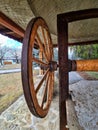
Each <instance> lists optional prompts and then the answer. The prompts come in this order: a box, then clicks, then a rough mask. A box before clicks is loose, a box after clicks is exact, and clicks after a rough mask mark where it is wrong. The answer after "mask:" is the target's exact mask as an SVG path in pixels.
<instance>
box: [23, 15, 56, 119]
mask: <svg viewBox="0 0 98 130" xmlns="http://www.w3.org/2000/svg"><path fill="white" fill-rule="evenodd" d="M36 48H37V50H36ZM35 50H36V51H37V57H36V56H35V54H34V52H36V51H35ZM40 54H41V57H40V59H39V57H38V55H40ZM52 59H53V46H52V41H51V37H50V33H49V29H48V27H47V25H46V23H45V21H44V20H43V19H42V18H41V17H38V18H34V19H32V20H31V21H30V22H29V24H28V26H27V29H26V32H25V36H24V40H23V50H22V82H23V90H24V95H25V99H26V102H27V105H28V107H29V109H30V111H31V112H32V114H34V115H35V116H37V117H41V118H43V117H45V116H46V115H47V113H48V110H49V106H50V103H51V100H52V95H53V86H54V85H53V84H54V69H53V68H54V67H53V64H54V62H52ZM36 65H38V66H39V67H40V69H41V70H42V71H44V72H42V73H43V74H41V76H40V81H39V83H37V85H36V82H35V81H34V79H35V75H34V73H35V72H34V66H36ZM32 68H33V69H32ZM37 82H38V80H37Z"/></svg>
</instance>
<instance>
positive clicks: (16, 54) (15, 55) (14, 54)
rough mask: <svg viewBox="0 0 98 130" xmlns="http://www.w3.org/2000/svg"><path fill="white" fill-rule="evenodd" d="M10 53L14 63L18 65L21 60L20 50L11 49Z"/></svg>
mask: <svg viewBox="0 0 98 130" xmlns="http://www.w3.org/2000/svg"><path fill="white" fill-rule="evenodd" d="M10 53H11V55H12V57H13V58H14V59H15V60H16V63H17V64H18V63H19V62H20V59H21V49H18V48H11V49H10Z"/></svg>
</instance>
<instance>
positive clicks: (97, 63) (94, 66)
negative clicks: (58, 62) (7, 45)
mask: <svg viewBox="0 0 98 130" xmlns="http://www.w3.org/2000/svg"><path fill="white" fill-rule="evenodd" d="M71 67H72V68H71V71H98V59H95V60H75V61H74V60H73V61H71Z"/></svg>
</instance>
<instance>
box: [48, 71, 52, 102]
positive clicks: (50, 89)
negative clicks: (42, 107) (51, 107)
mask: <svg viewBox="0 0 98 130" xmlns="http://www.w3.org/2000/svg"><path fill="white" fill-rule="evenodd" d="M48 82H49V85H48V91H47V93H48V102H47V104H49V103H50V102H51V99H52V93H51V92H53V73H51V74H50V78H49V81H48ZM50 91H51V92H50Z"/></svg>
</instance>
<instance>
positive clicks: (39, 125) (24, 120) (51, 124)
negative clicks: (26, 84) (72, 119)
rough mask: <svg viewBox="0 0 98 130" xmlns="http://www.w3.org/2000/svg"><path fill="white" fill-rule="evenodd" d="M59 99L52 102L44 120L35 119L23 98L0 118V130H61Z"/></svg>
mask: <svg viewBox="0 0 98 130" xmlns="http://www.w3.org/2000/svg"><path fill="white" fill-rule="evenodd" d="M57 100H58V99H57V98H56V99H55V101H53V102H52V104H51V108H50V110H49V113H48V115H47V116H46V117H45V118H44V119H39V118H36V117H34V116H33V115H32V114H31V113H30V111H29V109H28V107H27V105H26V102H25V99H24V96H21V97H20V98H19V99H18V100H17V101H16V102H15V103H14V104H12V105H11V106H10V107H9V108H8V109H7V110H6V111H4V112H3V113H2V114H1V116H0V130H46V128H47V130H54V129H56V130H59V125H56V124H59V120H58V119H59V113H58V106H57V105H58V103H56V102H58V101H57Z"/></svg>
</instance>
